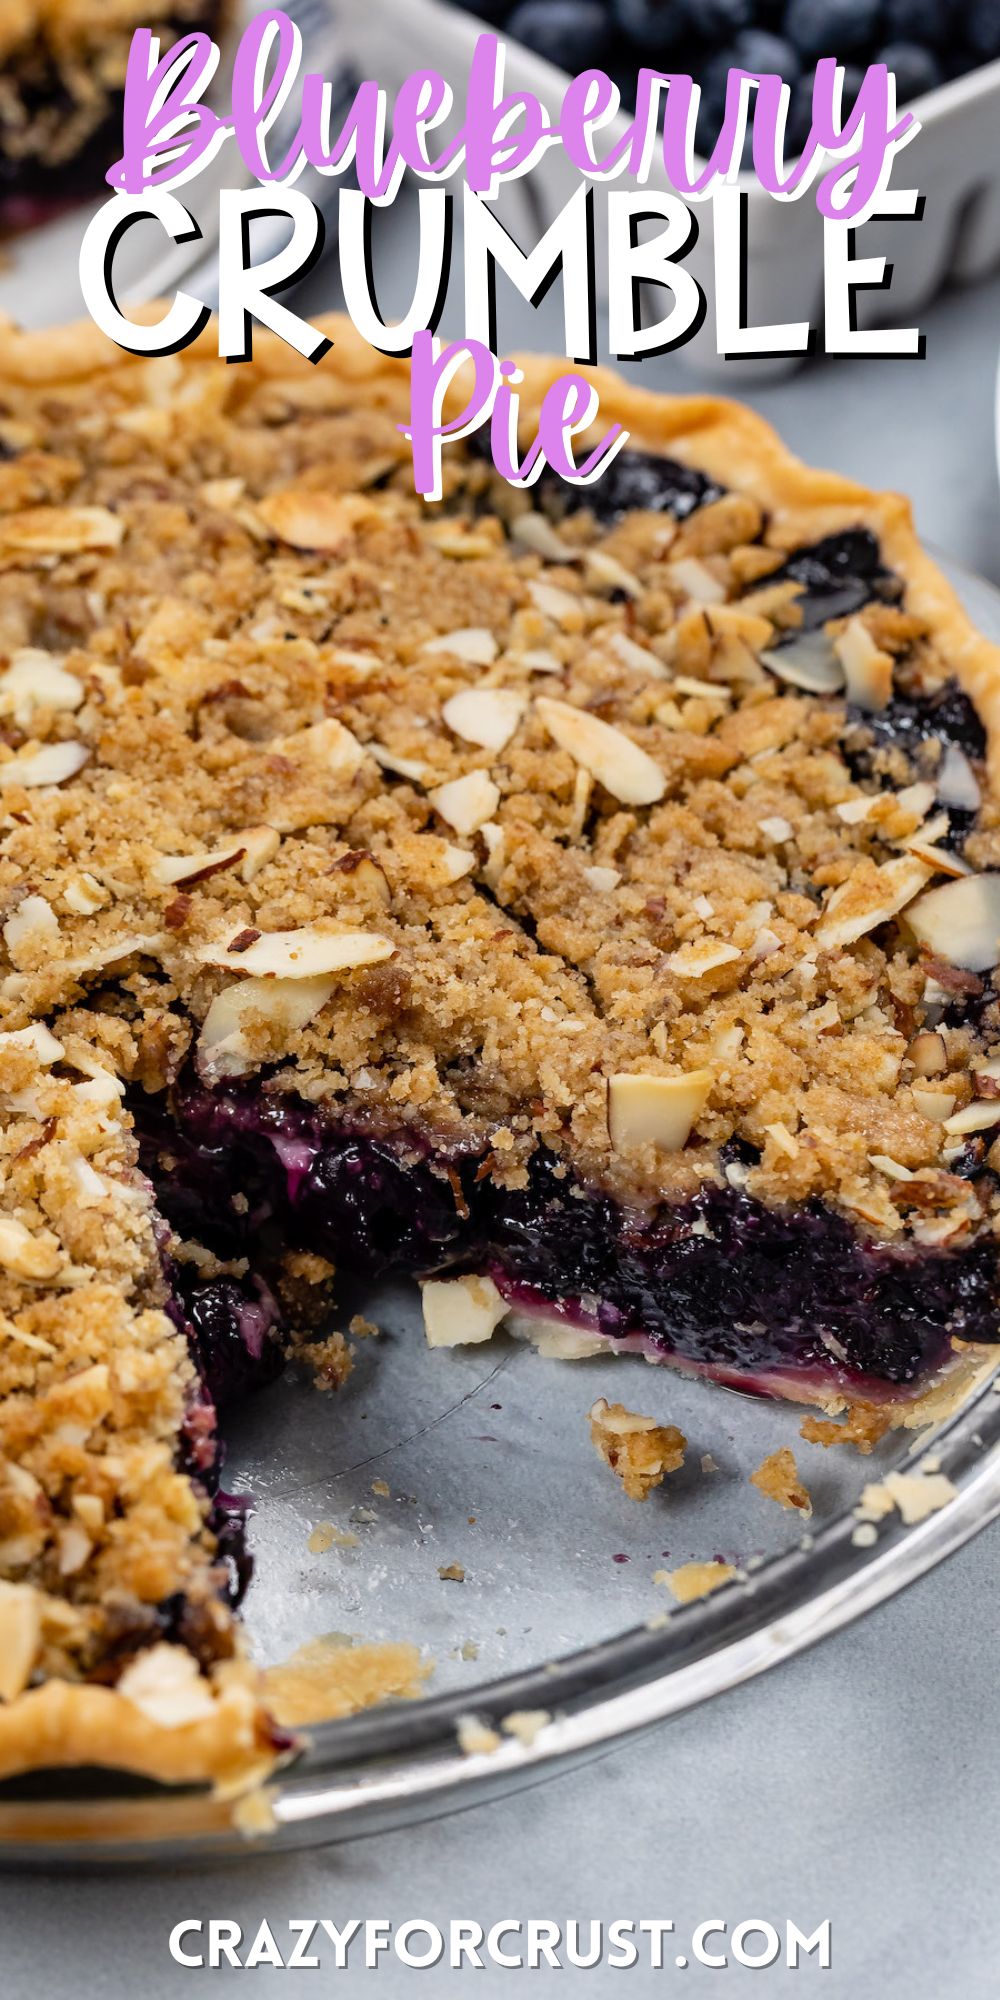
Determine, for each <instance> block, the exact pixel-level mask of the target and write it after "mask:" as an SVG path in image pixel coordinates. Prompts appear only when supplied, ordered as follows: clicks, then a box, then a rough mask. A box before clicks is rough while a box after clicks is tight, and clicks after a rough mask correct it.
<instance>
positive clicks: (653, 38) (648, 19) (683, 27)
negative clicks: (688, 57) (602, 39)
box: [611, 0, 692, 62]
mask: <svg viewBox="0 0 1000 2000" xmlns="http://www.w3.org/2000/svg"><path fill="white" fill-rule="evenodd" d="M611 11H612V13H613V15H614V19H615V24H616V26H617V27H618V28H620V30H621V32H622V34H623V35H624V36H625V38H626V40H627V41H629V42H631V44H632V46H633V48H635V49H637V50H638V51H639V52H640V54H641V55H642V56H643V57H644V58H645V59H646V60H652V61H654V62H656V61H659V59H660V58H661V57H663V56H672V55H674V54H675V53H676V51H677V50H679V49H680V48H682V47H683V45H684V43H685V42H686V41H687V40H688V39H689V37H690V34H691V25H692V24H691V16H690V14H689V11H688V5H687V0H611Z"/></svg>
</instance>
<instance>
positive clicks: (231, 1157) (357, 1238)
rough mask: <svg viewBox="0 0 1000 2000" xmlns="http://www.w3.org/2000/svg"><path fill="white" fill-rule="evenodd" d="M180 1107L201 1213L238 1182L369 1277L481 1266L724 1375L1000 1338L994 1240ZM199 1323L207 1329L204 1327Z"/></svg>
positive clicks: (279, 1104) (503, 1281)
mask: <svg viewBox="0 0 1000 2000" xmlns="http://www.w3.org/2000/svg"><path fill="white" fill-rule="evenodd" d="M174 1116H175V1118H176V1121H177V1126H178V1129H179V1132H180V1133H181V1135H182V1138H183V1150H184V1158H185V1174H186V1179H187V1186H188V1193H189V1194H190V1192H191V1191H192V1190H193V1188H194V1187H195V1185H198V1186H200V1189H201V1194H202V1200H203V1203H204V1209H205V1213H206V1216H208V1217H212V1216H214V1215H217V1214H218V1213H219V1211H220V1209H221V1208H223V1207H224V1206H225V1205H226V1202H227V1200H228V1195H229V1193H230V1191H231V1190H232V1189H233V1188H236V1187H238V1188H240V1189H241V1190H242V1191H243V1192H244V1193H245V1194H246V1196H247V1198H248V1201H249V1206H250V1209H251V1211H252V1212H254V1213H255V1214H256V1216H257V1217H258V1222H259V1225H260V1227H261V1228H262V1230H263V1234H264V1236H265V1237H266V1235H267V1233H268V1231H269V1230H271V1231H273V1230H275V1229H276V1230H277V1231H278V1233H279V1234H280V1236H281V1237H282V1238H283V1240H284V1241H285V1242H287V1243H290V1244H293V1245H295V1246H296V1247H300V1248H307V1247H308V1248H309V1249H311V1250H314V1251H318V1252H320V1253H321V1254H323V1255H326V1256H329V1257H331V1258H332V1259H334V1260H335V1261H336V1262H337V1263H338V1264H342V1265H345V1266H347V1267H350V1268H353V1269H355V1270H356V1271H358V1272H360V1273H362V1274H364V1275H367V1276H372V1277H377V1276H381V1275H383V1274H386V1273H389V1272H403V1273H407V1274H410V1275H415V1276H424V1275H427V1274H429V1273H431V1272H435V1271H448V1270H451V1271H461V1270H463V1269H464V1270H489V1271H490V1272H491V1273H492V1275H493V1277H494V1278H495V1280H496V1282H497V1283H498V1284H499V1285H500V1287H501V1289H502V1290H503V1291H504V1292H505V1293H506V1294H507V1295H508V1296H510V1297H511V1299H512V1301H514V1302H516V1301H517V1300H519V1299H520V1300H523V1301H525V1302H533V1303H535V1304H536V1305H540V1306H542V1307H544V1306H545V1305H546V1304H548V1305H550V1306H551V1307H552V1308H555V1307H557V1306H558V1307H560V1308H561V1309H562V1312H563V1316H564V1317H568V1318H569V1319H570V1320H572V1319H573V1318H574V1317H576V1318H577V1319H579V1320H580V1321H581V1322H583V1323H584V1324H586V1325H590V1326H593V1327H594V1328H595V1329H596V1330H597V1331H599V1332H600V1333H602V1334H604V1335H605V1336H606V1337H607V1338H608V1339H610V1340H612V1341H615V1340H625V1339H629V1338H635V1337H636V1336H642V1337H643V1338H644V1340H645V1341H646V1342H647V1343H648V1345H649V1346H650V1347H651V1348H652V1349H654V1350H658V1351H660V1352H661V1353H663V1354H664V1355H668V1354H672V1355H676V1356H677V1357H679V1358H681V1359H683V1360H686V1361H688V1362H690V1363H692V1364H694V1365H695V1366H698V1367H702V1368H706V1369H709V1370H712V1371H714V1372H723V1373H727V1372H728V1373H732V1374H742V1373H745V1374H746V1375H748V1376H750V1377H753V1376H754V1375H760V1374H761V1373H763V1372H766V1371H768V1370H769V1369H775V1370H788V1369H791V1370H799V1369H804V1370H807V1371H808V1370H814V1371H815V1370H820V1371H822V1372H825V1373H827V1374H829V1372H830V1370H831V1368H833V1369H837V1368H840V1369H841V1370H843V1371H846V1372H847V1374H848V1375H849V1376H850V1377H851V1378H852V1379H853V1380H854V1381H855V1382H856V1383H858V1382H861V1383H864V1382H866V1381H867V1382H868V1383H869V1384H874V1385H878V1384H879V1383H883V1384H885V1383H891V1384H906V1383H910V1382H914V1381H915V1380H916V1379H917V1378H918V1377H919V1376H920V1375H921V1374H922V1373H923V1372H924V1371H925V1370H927V1369H928V1368H932V1367H934V1366H936V1365H937V1364H939V1363H940V1361H941V1360H942V1359H943V1358H944V1357H945V1355H946V1354H947V1352H948V1342H949V1336H950V1335H952V1334H954V1335H957V1336H959V1337H960V1338H962V1339H964V1340H977V1341H988V1342H989V1341H994V1340H996V1339H998V1338H1000V1329H998V1326H997V1314H996V1304H995V1297H996V1261H997V1260H996V1251H995V1246H993V1245H992V1243H991V1242H988V1241H984V1242H982V1243H976V1244H973V1245H972V1246H971V1247H969V1248H967V1249H965V1250H963V1251H961V1252H951V1253H937V1254H930V1253H927V1252H925V1251H923V1250H918V1249H915V1248H913V1247H905V1248H892V1247H888V1246H886V1245H880V1244H874V1243H872V1242H869V1241H868V1240H867V1239H865V1238H864V1237H862V1236H861V1235H860V1234H859V1233H858V1232H856V1231H855V1230H854V1229H853V1228H852V1227H851V1225H850V1224H849V1222H847V1221H846V1220H845V1219H844V1218H843V1217H840V1216H837V1215H835V1214H833V1213H831V1212H830V1211H829V1210H827V1209H825V1208H823V1207H822V1206H820V1205H819V1204H811V1205H810V1206H809V1207H807V1208H803V1209H784V1210H779V1209H769V1208H767V1207H765V1206H764V1204H763V1203H761V1202H759V1201H755V1200H753V1199H752V1198H751V1197H750V1196H748V1195H747V1194H746V1193H745V1192H744V1191H743V1190H742V1189H740V1188H739V1187H732V1186H729V1185H725V1186H716V1185H711V1186H708V1187H706V1188H704V1189H703V1190H702V1191H701V1192H700V1193H699V1194H698V1195H697V1196H696V1197H695V1198H693V1199H691V1200H689V1201H686V1202H684V1203H680V1204H661V1205H660V1207H659V1208H658V1209H657V1210H655V1211H654V1212H652V1213H646V1212H638V1211H634V1210H629V1209H625V1208H623V1207H621V1206H620V1205H618V1204H617V1203H616V1202H614V1201H613V1200H612V1199H611V1198H610V1196H608V1195H607V1194H604V1193H601V1192H599V1191H593V1190H583V1191H581V1190H580V1189H579V1188H576V1191H575V1192H574V1188H575V1183H574V1182H573V1180H572V1177H571V1176H570V1175H568V1174H565V1175H560V1174H559V1172H558V1162H557V1160H556V1159H555V1157H554V1156H553V1155H552V1154H551V1153H549V1152H547V1151H546V1150H545V1149H541V1148H540V1149H539V1150H538V1152H537V1153H536V1154H535V1156H534V1159H533V1162H532V1165H531V1169H530V1172H529V1178H528V1183H527V1185H526V1187H524V1188H523V1189H518V1190H513V1191H512V1190H509V1189H504V1188H501V1187H499V1186H497V1185H496V1183H495V1182H494V1181H493V1180H492V1178H491V1177H490V1176H488V1175H486V1176H483V1177H482V1178H477V1175H478V1173H479V1169H480V1167H481V1165H482V1155H481V1154H479V1153H475V1154H472V1153H470V1154H464V1155H463V1154H452V1155H450V1156H449V1157H448V1158H447V1159H446V1160H445V1159H435V1157H434V1156H433V1154H432V1153H431V1151H430V1150H429V1147H428V1146H427V1145H426V1144H422V1143H421V1142H419V1141H417V1140H415V1139H414V1138H413V1137H411V1136H409V1135H401V1134H394V1135H389V1136H386V1135H377V1134H375V1133H373V1132H371V1131H364V1130H360V1129H358V1130H353V1131H352V1130H349V1129H344V1128H341V1127H338V1126H334V1125H331V1124H330V1123H328V1122H324V1120H323V1119H322V1117H321V1116H320V1115H319V1114H318V1113H316V1112H315V1111H313V1110H310V1109H309V1108H308V1107H305V1106H300V1105H298V1104H296V1103H295V1102H294V1100H293V1101H291V1102H290V1101H289V1100H287V1099H281V1098H268V1097H267V1096H266V1095H264V1094H263V1093H261V1092H260V1091H259V1090H256V1091H254V1090H248V1089H242V1090H239V1089H231V1090H225V1091H220V1092H216V1093H213V1092H210V1091H207V1090H205V1089H202V1088H201V1087H200V1086H199V1085H198V1084H197V1083H196V1082H194V1081H192V1082H189V1083H188V1084H186V1085H185V1086H183V1087H182V1088H181V1089H180V1090H179V1091H178V1092H177V1094H176V1097H175V1102H174ZM289 1162H291V1163H292V1165H291V1167H290V1166H289ZM163 1198H164V1202H165V1205H166V1206H169V1198H170V1191H169V1188H167V1189H165V1190H164V1191H163ZM220 1323H221V1324H222V1325H223V1326H224V1327H225V1326H226V1325H227V1319H226V1309H222V1311H221V1320H220ZM199 1337H200V1338H201V1340H202V1341H203V1342H206V1341H207V1342H208V1343H209V1345H210V1344H211V1336H210V1334H209V1333H207V1332H206V1330H205V1326H204V1324H203V1327H202V1330H201V1332H200V1336H199ZM224 1339H225V1341H226V1342H228V1339H229V1333H228V1331H227V1332H226V1333H225V1334H224ZM207 1366H208V1367H209V1370H211V1367H212V1362H211V1359H209V1360H208V1362H207Z"/></svg>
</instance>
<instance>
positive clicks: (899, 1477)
mask: <svg viewBox="0 0 1000 2000" xmlns="http://www.w3.org/2000/svg"><path fill="white" fill-rule="evenodd" d="M957 1491H958V1489H957V1487H956V1486H954V1485H953V1483H952V1481H951V1480H950V1479H949V1478H948V1476H947V1473H944V1472H887V1473H886V1475H885V1478H884V1479H883V1481H882V1482H881V1484H880V1485H869V1486H866V1487H865V1489H864V1492H863V1493H862V1495H861V1500H860V1502H859V1504H858V1506H857V1507H856V1508H855V1510H854V1511H855V1513H856V1514H857V1515H858V1516H859V1518H860V1519H861V1520H863V1521H865V1520H867V1521H879V1520H882V1519H884V1517H885V1515H886V1514H891V1512H892V1510H893V1508H894V1507H898V1508H899V1511H900V1514H901V1515H902V1517H903V1521H904V1523H905V1525H906V1527H908V1528H913V1527H915V1526H916V1524H917V1522H918V1521H926V1519H927V1516H928V1515H929V1514H936V1513H937V1512H938V1510H939V1508H941V1507H947V1505H948V1502H949V1501H950V1500H954V1499H955V1498H956V1495H957Z"/></svg>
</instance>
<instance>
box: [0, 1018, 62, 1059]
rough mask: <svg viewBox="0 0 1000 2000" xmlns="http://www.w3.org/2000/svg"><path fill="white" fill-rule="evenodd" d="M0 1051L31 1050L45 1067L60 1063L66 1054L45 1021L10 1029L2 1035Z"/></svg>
mask: <svg viewBox="0 0 1000 2000" xmlns="http://www.w3.org/2000/svg"><path fill="white" fill-rule="evenodd" d="M0 1049H30V1050H31V1052H32V1054H33V1055H34V1056H35V1057H36V1059H37V1061H38V1062H40V1063H42V1064H43V1065H44V1066H45V1067H48V1065H49V1064H50V1063H55V1062H60V1061H61V1060H62V1058H63V1056H64V1055H65V1053H66V1051H65V1049H64V1047H63V1045H62V1043H61V1042H60V1041H59V1040H58V1039H57V1038H56V1036H55V1035H54V1034H53V1033H52V1030H51V1028H47V1027H46V1026H45V1023H44V1021H32V1022H31V1024H30V1026H29V1027H27V1028H8V1030H7V1032H6V1033H5V1034H2V1035H0Z"/></svg>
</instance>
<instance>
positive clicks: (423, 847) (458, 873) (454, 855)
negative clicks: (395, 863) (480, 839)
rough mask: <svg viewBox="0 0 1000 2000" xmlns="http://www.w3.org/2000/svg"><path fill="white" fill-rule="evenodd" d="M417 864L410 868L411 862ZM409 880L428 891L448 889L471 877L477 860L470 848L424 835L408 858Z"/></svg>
mask: <svg viewBox="0 0 1000 2000" xmlns="http://www.w3.org/2000/svg"><path fill="white" fill-rule="evenodd" d="M411 860H412V863H413V864H414V865H412V866H411V865H410V862H411ZM405 865H406V874H407V879H408V880H410V881H413V882H416V883H418V884H420V885H422V886H423V887H425V888H431V889H437V888H448V887H450V886H451V884H452V883H453V882H461V881H462V879H463V877H464V876H466V875H471V873H472V871H473V869H474V868H475V866H476V857H475V855H474V854H471V853H470V852H469V849H468V848H467V847H454V846H453V845H452V843H451V841H449V840H438V839H437V838H436V836H435V835H434V834H426V833H425V834H422V835H421V836H420V839H419V841H418V842H416V843H414V846H413V848H412V849H410V850H409V851H408V853H407V856H406V864H405Z"/></svg>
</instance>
